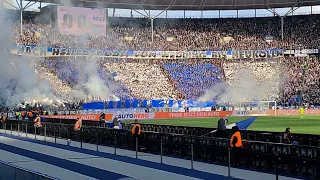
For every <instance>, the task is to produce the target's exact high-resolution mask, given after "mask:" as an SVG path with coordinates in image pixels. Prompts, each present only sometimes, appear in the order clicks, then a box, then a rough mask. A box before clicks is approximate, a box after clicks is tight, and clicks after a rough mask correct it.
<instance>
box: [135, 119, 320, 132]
mask: <svg viewBox="0 0 320 180" xmlns="http://www.w3.org/2000/svg"><path fill="white" fill-rule="evenodd" d="M248 118H250V117H228V119H229V122H228V124H232V123H235V122H238V121H241V120H245V119H248ZM218 120H219V118H196V119H192V118H188V119H153V120H139V122H140V123H142V124H158V125H171V126H190V127H216V126H217V122H218ZM131 122H132V121H131ZM287 127H290V128H291V131H292V132H293V133H304V134H319V135H320V116H309V115H308V116H304V117H303V119H301V118H300V116H261V117H257V118H256V120H255V121H254V122H253V124H251V125H250V127H249V128H248V129H249V130H258V131H274V132H284V131H285V129H286V128H287Z"/></svg>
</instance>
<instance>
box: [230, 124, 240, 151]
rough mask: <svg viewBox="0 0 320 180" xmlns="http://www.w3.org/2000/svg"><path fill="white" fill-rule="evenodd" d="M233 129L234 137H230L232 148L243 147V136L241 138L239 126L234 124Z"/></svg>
mask: <svg viewBox="0 0 320 180" xmlns="http://www.w3.org/2000/svg"><path fill="white" fill-rule="evenodd" d="M231 131H232V137H231V139H230V147H231V148H232V149H238V148H241V147H242V138H241V134H240V131H239V127H238V126H233V127H232V130H231Z"/></svg>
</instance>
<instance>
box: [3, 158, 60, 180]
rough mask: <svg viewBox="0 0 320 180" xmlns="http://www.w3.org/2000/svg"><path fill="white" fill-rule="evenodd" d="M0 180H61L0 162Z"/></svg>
mask: <svg viewBox="0 0 320 180" xmlns="http://www.w3.org/2000/svg"><path fill="white" fill-rule="evenodd" d="M0 179H10V180H19V179H32V180H59V179H57V178H53V177H50V176H48V175H45V174H42V173H39V172H35V171H32V170H29V169H25V168H22V167H19V166H15V165H13V164H10V163H7V162H4V161H1V160H0Z"/></svg>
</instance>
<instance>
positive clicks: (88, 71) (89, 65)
mask: <svg viewBox="0 0 320 180" xmlns="http://www.w3.org/2000/svg"><path fill="white" fill-rule="evenodd" d="M67 61H68V63H69V65H70V66H73V67H83V68H82V69H80V71H79V73H78V74H76V75H74V74H71V73H70V66H68V67H63V68H60V69H59V71H60V72H64V74H65V75H67V76H73V77H74V76H75V78H76V79H78V81H77V82H76V84H75V86H74V91H72V92H71V93H70V96H71V97H72V98H74V99H80V100H89V101H92V100H105V101H107V100H118V99H119V98H117V97H116V96H115V95H114V94H113V90H114V87H112V86H110V85H108V84H106V83H105V82H106V81H105V79H102V77H101V76H100V74H99V69H100V67H99V58H93V57H87V58H85V59H83V58H81V57H79V58H75V59H69V60H67Z"/></svg>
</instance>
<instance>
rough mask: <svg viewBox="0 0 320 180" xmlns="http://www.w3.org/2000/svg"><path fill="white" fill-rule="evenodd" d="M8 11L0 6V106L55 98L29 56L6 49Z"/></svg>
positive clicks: (8, 31) (8, 26)
mask: <svg viewBox="0 0 320 180" xmlns="http://www.w3.org/2000/svg"><path fill="white" fill-rule="evenodd" d="M9 13H10V12H6V11H5V10H4V9H2V8H1V7H0V23H1V29H0V59H1V66H0V82H1V83H0V92H1V93H0V103H1V105H2V106H7V107H13V106H15V105H17V104H19V103H22V102H25V101H29V102H35V101H38V102H42V103H43V102H49V101H48V100H57V97H56V96H55V95H53V93H52V88H51V85H50V84H49V83H48V82H47V81H45V80H40V79H38V77H37V76H36V73H35V70H34V69H33V68H32V66H31V64H32V63H35V62H33V61H32V60H30V59H29V58H23V57H19V56H16V55H12V54H10V53H9V52H8V51H7V49H8V48H7V47H10V46H11V45H12V44H11V43H10V42H12V41H11V39H10V37H11V34H10V25H11V23H10V22H9V21H7V19H10V18H7V17H8V16H10V14H9Z"/></svg>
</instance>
